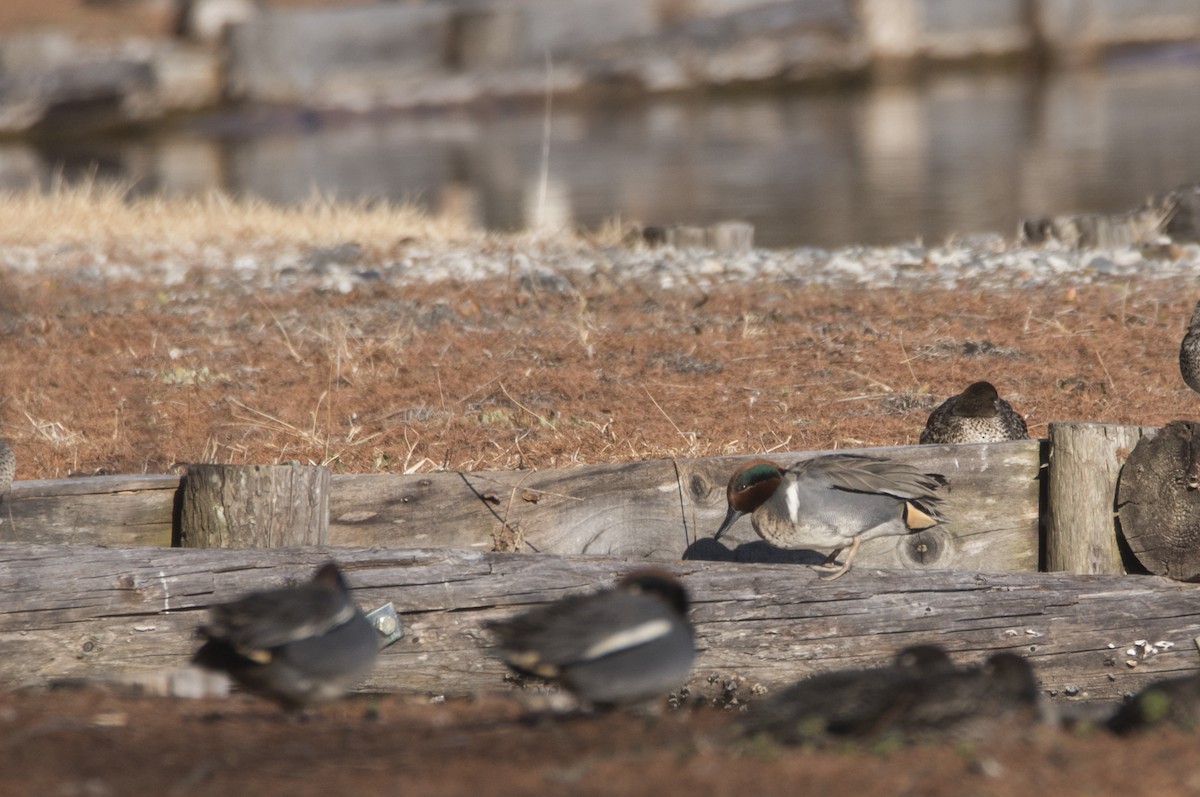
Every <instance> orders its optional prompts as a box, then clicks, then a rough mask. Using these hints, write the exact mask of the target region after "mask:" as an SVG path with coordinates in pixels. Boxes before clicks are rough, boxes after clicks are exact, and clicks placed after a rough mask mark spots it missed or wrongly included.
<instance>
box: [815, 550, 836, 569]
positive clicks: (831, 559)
mask: <svg viewBox="0 0 1200 797" xmlns="http://www.w3.org/2000/svg"><path fill="white" fill-rule="evenodd" d="M841 552H842V549H841V548H834V549H833V553H831V554H829V556H826V557H825V559H824V560H823V561H822V562H821V563H820V564H819V565H809V567H811V568H812V569H813V570H822V571H825V570H838V569H840V568H841V565H840V564H838V561H837V556H838V554H840V553H841Z"/></svg>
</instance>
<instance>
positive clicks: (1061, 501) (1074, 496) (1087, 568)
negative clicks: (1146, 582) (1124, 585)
mask: <svg viewBox="0 0 1200 797" xmlns="http://www.w3.org/2000/svg"><path fill="white" fill-rule="evenodd" d="M1150 431H1151V429H1150V427H1140V426H1116V425H1113V424H1101V423H1075V422H1055V423H1051V424H1050V430H1049V435H1050V459H1049V462H1050V465H1049V473H1048V474H1047V487H1046V493H1047V506H1046V569H1047V570H1049V571H1051V572H1057V571H1063V572H1067V573H1124V572H1125V567H1124V565H1123V564H1122V562H1121V551H1120V549H1119V548H1118V547H1117V529H1116V523H1115V520H1114V518H1115V512H1116V495H1117V476H1118V474H1119V473H1120V471H1121V466H1122V465H1123V464H1124V463H1125V459H1126V457H1128V456H1129V452H1130V451H1132V450H1133V447H1134V445H1135V444H1136V443H1137V441H1138V440H1139V439H1140V438H1141V437H1142V435H1144V434H1147V433H1148V432H1150Z"/></svg>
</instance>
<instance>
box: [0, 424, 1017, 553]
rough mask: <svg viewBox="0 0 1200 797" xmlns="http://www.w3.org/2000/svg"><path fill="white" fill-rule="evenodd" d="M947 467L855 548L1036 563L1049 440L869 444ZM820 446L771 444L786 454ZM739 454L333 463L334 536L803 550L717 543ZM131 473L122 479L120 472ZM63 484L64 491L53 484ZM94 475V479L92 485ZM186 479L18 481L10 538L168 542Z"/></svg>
mask: <svg viewBox="0 0 1200 797" xmlns="http://www.w3.org/2000/svg"><path fill="white" fill-rule="evenodd" d="M860 451H861V452H862V453H869V454H873V455H876V456H887V457H893V458H895V459H897V460H901V461H904V462H910V463H912V464H914V465H917V466H919V467H921V468H923V469H925V470H929V471H936V472H940V473H943V474H944V475H945V476H946V477H947V479H948V480H949V482H950V483H949V485H948V487H946V488H943V492H944V493H945V496H946V498H945V502H944V504H943V508H944V511H945V514H946V515H947V517H949V518H950V522H949V523H947V524H945V525H943V526H939V527H937V528H935V529H933V530H930V531H928V532H922V533H921V534H918V535H911V536H909V537H904V538H896V537H891V538H883V539H877V540H871V541H869V542H867V543H866V544H864V545H863V548H862V550H861V551H860V553H859V556H858V558H857V560H856V562H857V563H861V564H863V565H865V566H872V565H874V566H881V567H901V568H909V569H922V568H943V569H945V568H954V569H964V570H992V571H994V570H1029V571H1032V570H1036V569H1037V566H1038V513H1039V500H1038V497H1039V478H1040V464H1041V454H1040V444H1039V442H1038V441H1036V440H1025V441H1018V442H1013V443H991V444H982V445H959V446H907V447H898V448H874V449H861V450H860ZM819 453H821V452H793V453H781V454H774V455H771V457H770V458H771V459H774V460H775V461H778V462H780V463H782V464H790V463H791V462H794V461H796V460H797V459H800V458H803V457H807V456H814V455H817V454H819ZM738 461H739V458H737V457H722V458H710V459H679V460H671V459H660V460H649V461H640V462H624V463H613V464H605V465H586V466H582V467H574V468H561V469H548V470H542V471H493V472H478V473H459V472H439V473H426V474H415V475H407V476H406V475H401V474H344V475H335V476H334V477H333V481H332V486H331V494H330V503H329V507H330V508H329V512H330V519H329V541H330V543H331V544H333V545H342V546H384V547H393V548H430V547H436V548H441V547H446V548H461V549H466V550H476V551H490V550H498V551H523V552H544V553H559V554H601V555H607V556H628V557H637V558H644V559H654V560H660V561H672V560H678V559H681V558H688V559H706V560H728V561H744V562H763V561H776V562H808V561H817V560H818V559H819V556H818V555H817V554H813V553H811V552H794V551H793V552H789V551H779V550H776V549H773V548H771V547H770V546H768V545H767V544H766V543H764V542H762V541H761V540H759V539H758V538H757V537H756V535H755V534H754V531H753V529H752V528H751V526H750V522H749V520H748V519H743V520H741V521H739V522H738V523H737V524H736V525H735V526H734V527H733V528H732V529H731V530H730V532H729V533H728V534H727V535H726V536H725V537H723V538H722V541H721V542H720V543H717V542H715V541H713V540H712V539H711V537H712V535H713V533H714V532H715V531H716V530H717V527H718V525H719V524H720V522H721V519H722V518H723V517H724V514H725V485H726V483H727V480H728V478H729V475H730V474H731V473H732V472H733V471H734V470H735V469H736V467H737V462H738ZM123 479H124V480H123ZM60 486H61V489H62V490H63V492H62V493H61V494H56V493H55V492H54V491H55V490H56V489H58V488H59V487H60ZM88 488H90V489H88ZM178 489H179V479H178V477H174V476H161V477H144V476H143V477H101V478H96V479H71V480H64V481H58V482H17V483H15V484H14V487H13V493H14V495H13V500H12V510H13V515H14V524H15V529H13V530H9V529H6V528H4V527H0V539H3V540H5V541H12V542H46V543H50V542H85V543H91V544H105V545H122V546H123V545H169V544H170V541H171V529H172V525H171V518H172V513H173V512H174V507H175V501H176V492H177V491H178Z"/></svg>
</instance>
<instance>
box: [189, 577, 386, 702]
mask: <svg viewBox="0 0 1200 797" xmlns="http://www.w3.org/2000/svg"><path fill="white" fill-rule="evenodd" d="M209 615H210V621H209V623H208V625H203V626H201V627H200V628H199V631H200V634H201V635H203V636H204V637H205V638H206V639H207V640H208V641H207V642H205V643H204V645H203V647H201V648H200V649H199V650H198V651H196V654H195V656H193V658H192V663H193V664H196V665H198V666H200V667H203V668H205V669H208V670H217V671H220V672H224V673H227V674H228V675H229V676H230V677H231V678H232V679H233V680H234V681H236V682H237V683H238V684H240V685H241V686H242V687H243V688H245V689H246V690H247V691H249V692H252V693H254V694H256V695H259V696H261V697H265V698H267V699H269V700H274V701H275V702H277V703H279V704H280V705H281V706H283V707H284V708H286V709H288V710H293V711H294V710H299V709H303V708H306V707H307V706H309V705H311V704H313V703H316V702H319V701H323V700H330V699H333V698H336V697H340V696H341V695H343V694H344V693H345V692H346V691H347V690H348V689H350V687H352V686H354V685H355V684H357V683H358V682H360V681H362V680H363V679H365V678H366V677H367V676H368V675H369V674H370V672H371V668H372V667H373V666H374V664H375V657H376V655H377V653H378V651H379V637H378V634H377V633H376V631H375V629H374V628H372V627H371V624H370V622H368V620H367V618H366V617H365V616H364V615H363V613H362V612H361V611H359V609H358V607H357V606H356V605H355V604H354V601H353V600H351V598H350V594H349V591H348V590H347V588H346V582H345V579H344V578H343V577H342V573H341V571H340V570H339V569H338V566H337V565H336V564H334V563H333V562H329V563H327V564H324V565H322V566H321V567H320V568H318V569H317V571H316V574H315V575H314V576H313V578H312V580H311V581H309V582H307V583H305V584H300V585H297V586H292V587H282V588H280V589H273V590H268V591H264V592H253V593H251V594H249V595H246V596H245V597H243V598H241V599H239V600H236V601H232V602H230V603H225V604H221V605H218V606H213V607H211V608H210V609H209Z"/></svg>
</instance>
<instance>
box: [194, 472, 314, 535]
mask: <svg viewBox="0 0 1200 797" xmlns="http://www.w3.org/2000/svg"><path fill="white" fill-rule="evenodd" d="M329 476H330V474H329V468H327V467H325V466H324V465H299V464H297V463H288V464H286V465H198V464H197V465H190V466H188V472H187V477H186V478H185V479H184V482H183V500H182V504H181V507H180V512H179V540H180V544H181V545H182V546H183V547H185V548H271V547H285V546H301V545H328V544H329Z"/></svg>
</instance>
